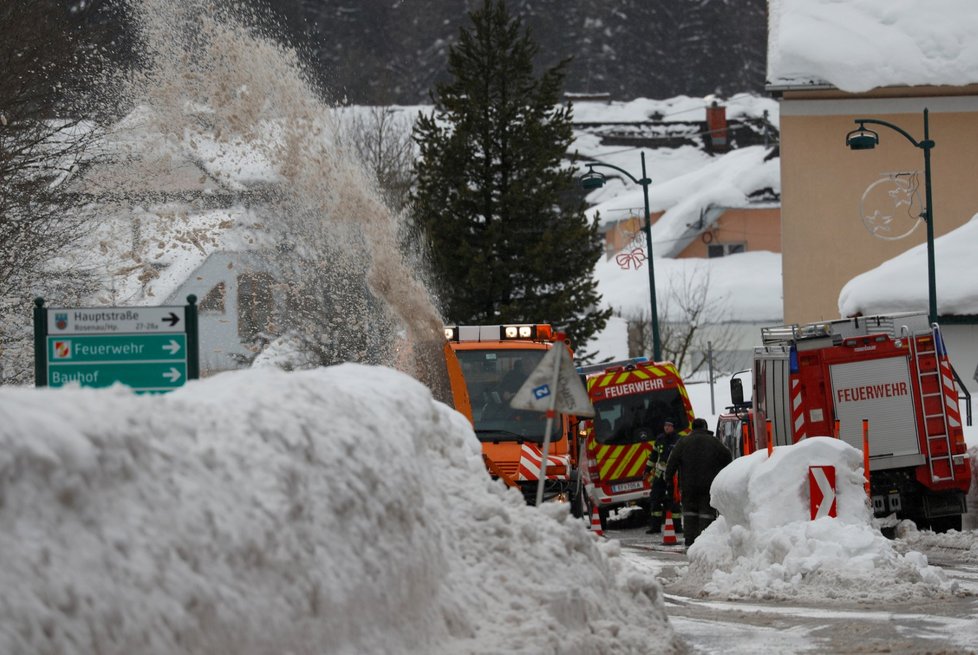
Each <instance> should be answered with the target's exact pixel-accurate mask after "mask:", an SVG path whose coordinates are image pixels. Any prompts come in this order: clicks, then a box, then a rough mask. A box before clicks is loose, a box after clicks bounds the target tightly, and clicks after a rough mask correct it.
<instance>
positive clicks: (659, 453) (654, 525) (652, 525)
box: [645, 420, 682, 534]
mask: <svg viewBox="0 0 978 655" xmlns="http://www.w3.org/2000/svg"><path fill="white" fill-rule="evenodd" d="M678 441H679V433H678V432H676V426H675V424H674V423H673V422H672V421H671V420H667V421H665V422H664V423H663V426H662V433H661V434H660V435H659V436H658V437H656V438H655V441H654V442H653V443H652V452H650V453H649V458H648V460H646V462H645V477H646V478H647V479H648V480H650V481H651V489H650V492H649V508H650V510H651V517H650V518H651V520H650V521H649V529H648V530H646V531H645V534H658V533H659V532H661V531H662V518H663V516H664V514H665V508H666V502H665V501H666V496H668V495H669V494H667V493H666V480H665V472H666V462H668V461H669V455H670V453H672V449H673V448H674V447H675V445H676V443H677V442H678ZM669 511H670V512H672V514H673V527H674V528H675V530H676V532H682V521H681V520H680V517H679V507H677V506H675V505H674V504H673V503H670V504H669Z"/></svg>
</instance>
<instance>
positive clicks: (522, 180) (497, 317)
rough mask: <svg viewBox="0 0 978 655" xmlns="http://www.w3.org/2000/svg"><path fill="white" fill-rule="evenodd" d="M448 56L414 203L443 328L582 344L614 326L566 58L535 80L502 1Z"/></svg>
mask: <svg viewBox="0 0 978 655" xmlns="http://www.w3.org/2000/svg"><path fill="white" fill-rule="evenodd" d="M470 18H471V20H472V26H471V29H464V28H463V29H462V30H461V33H460V38H459V42H458V43H457V44H456V45H455V46H453V47H452V48H451V49H450V51H449V56H448V71H449V73H450V75H451V77H452V78H453V79H452V80H451V81H449V82H446V83H442V84H439V85H437V86H436V88H435V91H434V93H432V101H433V102H434V106H435V111H434V113H433V114H432V115H430V116H424V115H422V116H420V117H419V119H418V122H417V123H416V125H415V129H414V139H415V141H416V142H417V143H418V145H419V148H420V154H421V157H420V159H419V160H418V163H417V164H416V171H415V172H416V176H417V185H416V187H415V191H414V192H413V195H412V207H413V216H414V220H415V222H416V224H417V226H418V227H419V228H421V229H422V230H423V231H424V233H425V234H426V236H427V239H428V244H429V247H430V259H431V263H432V266H433V269H434V273H435V276H436V284H437V286H438V291H439V293H440V297H441V300H442V305H443V311H444V313H445V318H446V319H447V320H449V321H451V322H453V323H454V322H457V323H461V324H494V323H508V322H528V323H532V322H545V321H549V322H551V323H553V324H554V325H555V326H557V327H558V328H559V329H562V330H564V331H566V332H567V334H568V336H569V338H570V339H571V342H572V343H573V344H575V345H576V346H578V347H580V346H583V345H584V343H586V342H587V340H588V339H589V338H590V337H591V336H592V335H594V334H595V333H596V332H598V331H599V330H601V329H602V328H603V327H604V325H605V323H606V322H607V319H608V316H609V315H610V310H602V309H599V308H598V301H599V300H600V296H599V294H598V293H597V283H596V282H595V280H594V277H593V274H594V265H595V263H596V262H597V260H598V257H600V256H601V252H602V248H601V241H600V237H599V235H598V227H597V224H591V223H589V221H588V220H587V217H586V216H585V215H584V203H583V198H582V196H581V194H580V193H575V192H574V172H573V171H572V170H570V169H568V168H566V167H563V166H562V165H561V162H562V160H563V158H564V157H565V156H566V154H567V149H568V147H569V146H570V144H571V142H572V139H573V135H572V130H571V108H570V106H561V105H560V104H559V103H560V96H561V88H562V85H563V80H564V73H565V68H566V66H567V64H568V61H569V60H565V61H563V62H561V63H560V64H558V65H557V66H554V67H553V68H550V69H548V70H546V71H544V72H543V73H542V75H541V76H540V77H539V78H538V77H535V76H534V71H533V59H534V56H535V55H536V53H537V50H538V48H537V45H536V44H535V43H534V42H533V41H532V39H531V38H530V34H529V31H528V30H527V29H525V28H524V27H523V26H522V23H521V21H520V20H518V19H514V18H512V17H511V16H510V15H509V13H508V12H507V9H506V5H505V3H504V2H503V0H484V3H483V5H482V7H481V8H480V9H478V10H476V11H474V12H472V13H471V14H470Z"/></svg>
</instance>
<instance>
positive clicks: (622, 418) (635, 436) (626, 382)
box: [575, 359, 693, 527]
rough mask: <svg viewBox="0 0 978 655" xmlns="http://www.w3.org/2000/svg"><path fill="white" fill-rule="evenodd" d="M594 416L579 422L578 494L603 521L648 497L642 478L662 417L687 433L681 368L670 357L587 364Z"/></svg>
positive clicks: (584, 372)
mask: <svg viewBox="0 0 978 655" xmlns="http://www.w3.org/2000/svg"><path fill="white" fill-rule="evenodd" d="M578 372H579V373H580V374H581V375H582V376H583V377H584V378H585V384H586V386H587V390H588V396H589V397H590V399H591V403H592V404H593V405H594V411H595V416H594V419H593V420H588V421H585V422H583V423H582V427H583V440H582V441H581V444H580V446H579V447H580V455H579V456H578V461H579V462H581V465H580V471H581V484H580V485H578V487H577V489H576V493H575V496H580V497H581V500H582V501H583V502H582V504H585V505H586V506H587V508H588V511H590V508H591V507H594V506H596V507H597V508H598V515H599V517H600V519H601V525H602V527H604V526H605V523H606V521H607V518H608V514H609V512H610V511H611V510H612V509H615V508H618V507H622V506H625V505H634V504H646V505H647V503H648V498H649V490H650V485H649V481H648V480H646V479H644V473H645V462H646V460H647V459H648V457H649V453H650V452H651V450H652V441H653V440H654V439H655V437H656V436H657V435H658V434H659V433H661V432H662V425H663V423H664V422H665V420H666V419H669V420H671V421H672V422H673V423H674V424H675V426H676V431H677V432H679V433H680V434H685V433H687V432H688V431H689V426H690V424H691V423H692V421H693V407H692V405H691V404H690V401H689V395H688V394H687V393H686V386H685V384H683V379H682V377H681V376H680V375H679V371H677V370H676V367H675V366H674V365H673V364H672V363H671V362H648V361H644V360H636V359H632V360H626V361H624V362H615V363H611V364H603V365H599V366H592V367H586V368H579V369H578Z"/></svg>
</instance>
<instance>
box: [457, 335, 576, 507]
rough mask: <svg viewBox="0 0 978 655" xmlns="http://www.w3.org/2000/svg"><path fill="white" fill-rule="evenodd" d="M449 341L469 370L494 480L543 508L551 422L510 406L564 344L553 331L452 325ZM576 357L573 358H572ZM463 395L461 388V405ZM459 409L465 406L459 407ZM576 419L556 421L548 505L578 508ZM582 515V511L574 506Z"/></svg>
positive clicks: (465, 373) (465, 372)
mask: <svg viewBox="0 0 978 655" xmlns="http://www.w3.org/2000/svg"><path fill="white" fill-rule="evenodd" d="M445 338H446V339H447V340H448V345H449V347H450V348H451V350H452V351H453V352H454V354H455V356H456V357H457V359H458V362H459V364H460V365H461V370H462V378H463V379H464V382H465V390H464V391H467V392H468V398H469V401H470V404H471V409H472V411H471V416H470V419H471V420H472V424H473V428H474V429H475V434H476V436H477V437H478V438H479V441H481V442H482V456H483V459H484V460H485V463H486V467H487V468H488V469H489V473H490V474H492V476H493V477H496V478H499V479H502V480H503V481H504V482H505V483H506V484H507V485H509V486H511V487H516V488H518V489H519V490H520V491H521V492H522V493H523V497H524V498H525V499H526V501H527V502H528V503H530V504H533V503H534V502H536V493H537V485H538V483H539V480H540V469H541V464H542V457H543V453H542V446H543V441H544V436H545V430H546V424H547V419H546V416H545V415H544V414H543V413H542V412H531V411H526V410H520V409H513V408H512V407H510V406H509V401H510V400H511V399H512V397H513V396H514V395H515V394H516V392H517V391H519V389H520V387H522V386H523V383H524V382H526V379H527V377H528V376H529V375H530V373H532V372H533V370H534V369H535V368H536V367H537V365H539V364H540V360H542V359H543V356H544V354H545V353H546V352H547V351H548V350H550V349H551V348H553V347H554V346H555V344H556V333H555V332H554V330H553V329H552V328H551V326H550V325H547V324H521V325H449V326H445ZM572 355H573V353H572ZM460 391H462V390H459V389H455V388H453V395H455V396H456V401H458V400H459V396H460V395H461V394H460ZM456 406H458V402H457V403H456ZM573 425H574V418H573V417H570V416H567V415H564V414H558V415H557V417H556V419H555V420H554V421H553V425H552V427H551V435H550V446H549V449H548V459H547V467H546V482H545V484H544V494H543V498H544V500H545V501H547V500H549V501H558V502H566V501H570V500H571V498H570V494H569V491H570V490H571V489H572V488H573V487H574V486H575V485H576V483H577V466H576V461H575V460H576V458H574V457H573V455H574V454H575V453H576V450H575V445H576V439H575V437H576V435H575V434H574V430H573ZM571 511H572V512H573V513H574V515H575V516H580V515H581V508H580V506H579V505H576V504H572V505H571Z"/></svg>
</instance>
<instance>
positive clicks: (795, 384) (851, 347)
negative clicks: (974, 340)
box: [753, 313, 971, 531]
mask: <svg viewBox="0 0 978 655" xmlns="http://www.w3.org/2000/svg"><path fill="white" fill-rule="evenodd" d="M761 338H762V343H763V347H761V348H758V349H756V350H755V352H754V376H753V377H754V380H753V385H754V390H753V391H754V393H753V414H754V434H755V435H757V436H756V437H755V449H763V448H766V447H767V441H768V438H767V435H768V434H769V433H770V434H771V437H772V441H773V443H774V445H783V444H792V443H795V442H797V441H798V440H799V439H802V438H804V437H806V436H819V435H822V436H837V437H839V438H841V439H844V440H845V441H846V442H848V443H849V444H851V445H852V446H854V447H855V448H858V449H860V450H862V449H863V437H864V433H863V430H864V427H863V421H864V420H865V421H867V423H866V434H867V435H868V442H869V469H870V495H871V498H872V505H873V511H874V513H875V514H876V516H878V517H887V516H890V515H895V516H896V518H897V519H904V518H906V519H911V520H913V521H914V522H915V523H916V524H917V525H918V527H921V528H928V527H929V528H932V529H934V530H935V531H946V530H948V529H951V528H953V529H956V530H960V529H961V515H962V514H963V513H964V512H966V510H967V507H966V505H965V496H966V494H967V493H968V488H969V487H970V485H971V467H970V461H969V458H968V452H967V447H966V445H965V440H964V434H963V431H962V422H961V412H960V409H959V405H958V399H959V392H958V388H957V387H956V386H955V378H956V374H955V372H954V369H953V367H952V366H951V362H950V361H949V359H948V356H947V351H946V350H945V347H944V342H943V339H942V338H941V331H940V328H939V327H938V325H937V324H936V323H935V324H934V325H932V326H931V325H928V322H927V316H926V315H925V314H923V313H907V314H895V315H890V316H882V315H881V316H862V317H857V318H850V319H839V320H834V321H826V322H820V323H811V324H808V325H785V326H781V327H773V328H762V330H761ZM959 384H960V382H959ZM960 388H961V389H963V388H964V385H960ZM964 393H965V396H966V397H967V398H968V401H969V405H968V408H969V415H970V396H968V395H967V392H966V390H965V391H964Z"/></svg>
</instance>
